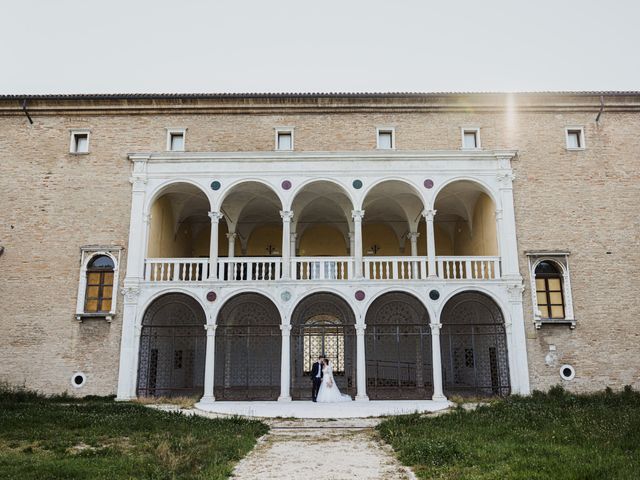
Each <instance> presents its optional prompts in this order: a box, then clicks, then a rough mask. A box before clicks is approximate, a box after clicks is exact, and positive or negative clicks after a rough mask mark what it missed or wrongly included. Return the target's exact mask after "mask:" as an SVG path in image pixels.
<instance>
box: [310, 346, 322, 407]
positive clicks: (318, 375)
mask: <svg viewBox="0 0 640 480" xmlns="http://www.w3.org/2000/svg"><path fill="white" fill-rule="evenodd" d="M323 358H324V357H323V356H322V355H318V360H316V362H315V363H314V364H313V366H312V367H311V380H313V390H311V399H312V400H313V401H314V402H315V401H316V398H317V397H318V390H320V385H321V384H322V359H323Z"/></svg>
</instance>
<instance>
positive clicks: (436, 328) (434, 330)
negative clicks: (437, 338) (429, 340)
mask: <svg viewBox="0 0 640 480" xmlns="http://www.w3.org/2000/svg"><path fill="white" fill-rule="evenodd" d="M429 326H430V327H431V335H440V329H441V328H442V324H441V323H430V324H429Z"/></svg>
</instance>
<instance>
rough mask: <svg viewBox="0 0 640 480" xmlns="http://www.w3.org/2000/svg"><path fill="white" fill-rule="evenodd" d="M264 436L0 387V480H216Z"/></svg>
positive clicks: (251, 425) (96, 400) (131, 406)
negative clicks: (132, 479) (144, 479)
mask: <svg viewBox="0 0 640 480" xmlns="http://www.w3.org/2000/svg"><path fill="white" fill-rule="evenodd" d="M182 402H186V401H185V400H182ZM267 430H268V428H267V426H266V425H265V424H263V423H261V422H258V421H255V420H248V419H244V418H239V417H233V418H224V419H209V418H203V417H199V416H186V415H182V414H181V413H179V412H164V411H159V410H155V409H150V408H148V407H145V406H144V405H140V404H137V403H126V402H122V403H121V402H115V401H113V398H112V397H110V398H101V397H85V398H82V399H78V398H74V397H70V396H67V395H56V396H44V395H40V394H38V393H36V392H30V391H27V390H25V389H23V388H14V387H0V479H16V478H19V479H21V480H32V479H33V480H35V479H42V478H46V479H68V478H73V479H87V480H89V479H91V480H94V479H96V480H100V479H114V480H117V479H131V478H153V479H161V480H162V479H176V478H180V479H187V480H198V479H205V478H206V479H223V478H227V477H228V476H229V475H230V473H231V470H232V468H233V464H234V463H235V462H237V461H238V460H239V459H240V458H242V457H243V456H244V455H246V453H247V452H249V451H250V450H251V449H252V448H253V447H254V445H255V443H256V441H257V439H258V438H259V437H260V436H262V435H264V434H265V433H266V432H267Z"/></svg>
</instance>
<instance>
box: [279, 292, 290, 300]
mask: <svg viewBox="0 0 640 480" xmlns="http://www.w3.org/2000/svg"><path fill="white" fill-rule="evenodd" d="M280 298H281V299H282V301H283V302H288V301H289V300H291V292H288V291H286V290H285V291H284V292H282V293H281V294H280Z"/></svg>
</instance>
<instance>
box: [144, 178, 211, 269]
mask: <svg viewBox="0 0 640 480" xmlns="http://www.w3.org/2000/svg"><path fill="white" fill-rule="evenodd" d="M152 198H153V200H152V201H151V202H150V203H149V205H148V209H147V212H148V214H149V222H148V226H147V232H148V235H147V244H146V245H145V248H146V252H147V253H146V257H147V258H195V257H208V256H209V236H210V234H211V220H210V219H209V211H210V210H211V201H210V198H209V197H208V195H207V193H206V192H205V191H204V190H203V189H202V187H201V186H200V185H198V184H196V183H195V182H192V181H172V182H170V183H167V184H164V185H163V186H162V188H159V189H157V190H156V194H155V195H154V196H153V197H152Z"/></svg>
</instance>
